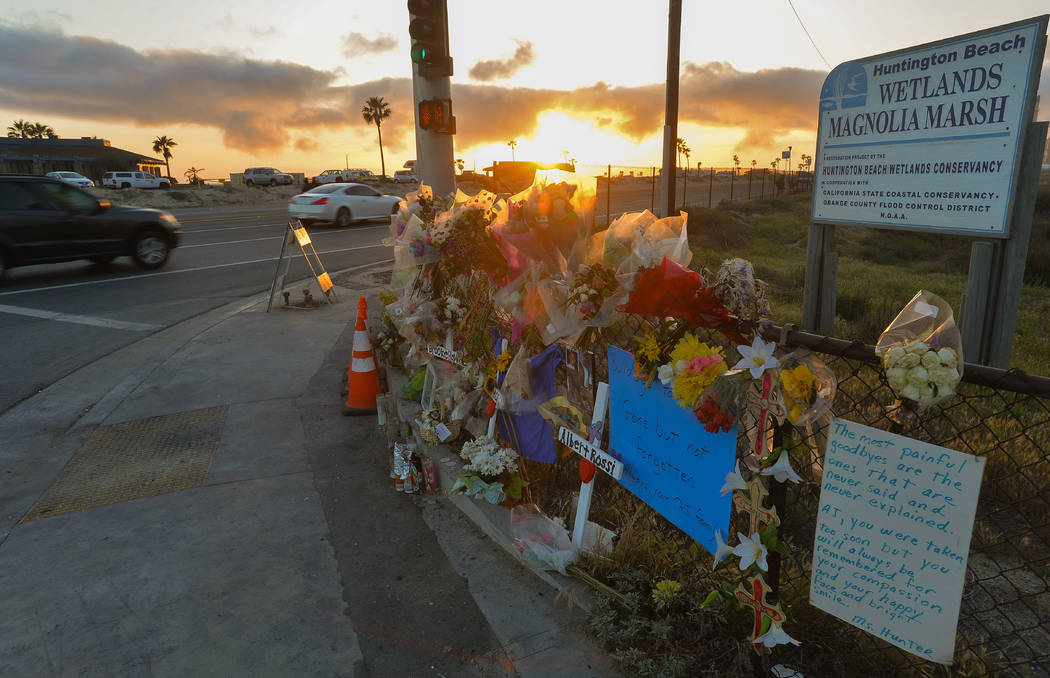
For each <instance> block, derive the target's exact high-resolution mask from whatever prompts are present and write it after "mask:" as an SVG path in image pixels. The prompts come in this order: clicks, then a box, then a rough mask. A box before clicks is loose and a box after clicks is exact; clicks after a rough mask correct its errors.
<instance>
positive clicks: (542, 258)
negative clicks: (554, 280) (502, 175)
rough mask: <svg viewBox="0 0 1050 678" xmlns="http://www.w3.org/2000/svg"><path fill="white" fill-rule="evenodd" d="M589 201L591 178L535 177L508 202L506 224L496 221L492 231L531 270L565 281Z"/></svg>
mask: <svg viewBox="0 0 1050 678" xmlns="http://www.w3.org/2000/svg"><path fill="white" fill-rule="evenodd" d="M594 197H595V180H594V178H593V177H583V176H577V175H575V174H572V173H569V172H563V171H560V170H547V171H537V172H536V178H535V180H534V181H533V183H532V185H531V186H530V187H529V188H527V189H525V190H524V191H522V192H521V193H518V194H516V195H513V196H511V197H510V199H509V200H508V201H507V210H506V219H505V220H503V219H497V221H496V224H495V226H494V228H495V230H496V232H497V234H498V235H499V237H500V238H502V239H503V240H505V241H506V242H507V243H509V244H510V245H511V246H512V247H513V248H515V249H516V250H517V251H519V252H521V253H522V254H523V255H524V256H525V257H527V258H528V259H529V260H530V263H531V264H533V265H538V266H542V267H543V268H544V269H545V270H546V271H547V272H548V273H549V274H554V275H556V274H560V275H562V276H565V275H566V273H567V271H568V270H569V269H570V265H569V260H570V259H571V258H572V257H573V252H574V251H575V250H577V249H578V248H579V243H581V242H582V241H583V240H584V239H585V238H586V237H587V234H588V233H589V232H590V228H591V219H592V217H593V214H594ZM579 249H582V248H579Z"/></svg>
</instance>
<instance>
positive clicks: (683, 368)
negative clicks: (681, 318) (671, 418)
mask: <svg viewBox="0 0 1050 678" xmlns="http://www.w3.org/2000/svg"><path fill="white" fill-rule="evenodd" d="M700 358H715V359H713V360H701V361H698V360H697V359H700ZM698 362H700V363H706V364H705V365H704V366H703V367H702V369H701V368H698V367H697V366H696V364H697V363H698ZM671 364H672V365H673V366H674V373H675V380H674V397H675V398H677V399H678V404H679V405H681V406H682V407H684V408H686V409H689V408H692V407H693V406H694V405H695V404H696V401H697V400H698V399H699V398H700V394H702V393H703V392H704V390H706V389H707V387H708V386H710V385H711V384H713V383H714V381H715V379H717V378H718V377H720V376H722V375H723V374H725V373H726V371H727V370H728V369H729V368H728V366H727V365H726V363H725V359H724V358H723V357H722V349H721V348H720V347H717V346H715V347H712V346H708V345H707V344H705V343H704V342H702V341H700V340H699V339H697V338H696V337H695V336H694V335H692V334H686V335H685V336H684V337H682V339H681V340H680V341H679V342H678V344H677V345H676V346H675V347H674V350H673V351H671ZM698 369H699V371H698Z"/></svg>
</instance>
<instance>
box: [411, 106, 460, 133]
mask: <svg viewBox="0 0 1050 678" xmlns="http://www.w3.org/2000/svg"><path fill="white" fill-rule="evenodd" d="M419 128H420V129H425V130H431V131H433V132H437V133H438V134H455V133H456V116H454V115H452V99H425V100H423V101H420V102H419Z"/></svg>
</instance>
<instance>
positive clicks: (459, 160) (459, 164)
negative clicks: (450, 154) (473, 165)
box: [452, 158, 466, 174]
mask: <svg viewBox="0 0 1050 678" xmlns="http://www.w3.org/2000/svg"><path fill="white" fill-rule="evenodd" d="M452 162H453V164H454V165H455V166H456V170H457V171H459V173H460V174H462V173H463V168H464V167H466V164H465V163H464V162H463V158H456V159H455V160H453V161H452Z"/></svg>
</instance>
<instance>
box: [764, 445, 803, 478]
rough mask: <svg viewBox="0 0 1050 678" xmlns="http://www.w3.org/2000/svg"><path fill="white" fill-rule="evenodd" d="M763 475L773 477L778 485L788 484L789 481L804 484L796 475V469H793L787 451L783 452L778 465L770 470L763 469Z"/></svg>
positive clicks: (778, 459) (774, 465)
mask: <svg viewBox="0 0 1050 678" xmlns="http://www.w3.org/2000/svg"><path fill="white" fill-rule="evenodd" d="M762 475H764V476H773V477H774V478H776V479H777V482H778V483H783V482H787V481H788V480H790V481H791V482H793V483H800V482H802V478H800V477H799V475H798V474H797V473H795V469H793V468H791V458H790V457H789V456H788V453H787V450H781V452H780V457H778V458H777V463H775V464H773V465H772V466H770V467H769V468H764V469H762Z"/></svg>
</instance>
